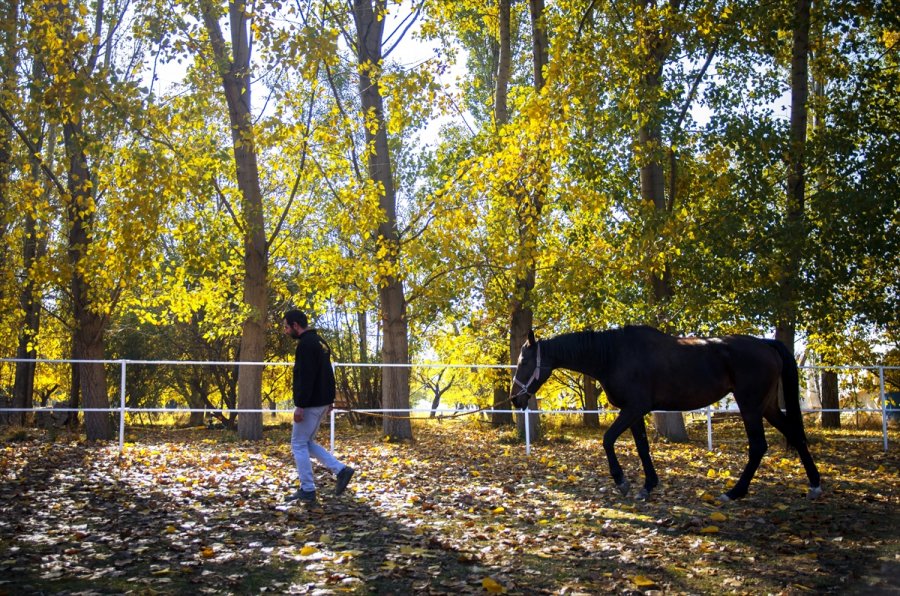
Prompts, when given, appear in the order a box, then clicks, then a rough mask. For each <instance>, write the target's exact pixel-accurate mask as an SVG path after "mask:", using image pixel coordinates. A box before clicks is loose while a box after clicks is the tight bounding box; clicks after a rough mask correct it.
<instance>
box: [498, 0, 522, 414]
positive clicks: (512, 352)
mask: <svg viewBox="0 0 900 596" xmlns="http://www.w3.org/2000/svg"><path fill="white" fill-rule="evenodd" d="M497 9H498V19H499V26H500V32H499V33H500V34H499V38H498V44H497V76H496V78H495V83H494V128H495V133H497V134H499V131H500V129H501V128H502V127H503V126H505V125H506V124H508V123H509V106H508V104H507V97H508V95H509V77H510V71H511V66H512V46H511V42H510V18H511V17H510V0H498V2H497ZM512 311H513V315H512V320H511V322H510V329H509V334H508V335H506V339H507V340H509V344H508V345H509V352H508V355H504V356H502V357H500V358H499V361H498V364H501V365H506V364H512V365H515V363H516V360H517V359H518V352H517V350H518V349H519V348H520V347H521V346H522V343H524V342H525V336H526V335H527V333H528V331H529V330H530V329H531V321H528V322H527V324H528V326H529V327H528V329H526V331H525V335H522V334H521V332H520V331H513V328H514V327H516V326H517V324H516V322H515V321H514V319H515V317H516V315H515V307H514V306H512ZM521 324H522V323H520V324H519V326H521ZM517 337H521V342H520V343H519V345H518V346H516V338H517ZM493 379H494V381H493V396H494V403H493V407H494V409H495V410H500V411H499V412H495V413H493V414H491V425H492V426H494V427H501V426H507V425H511V424H513V415H512V414H511V413H509V412H506V411H504V410H511V409H513V406H512V404H510V402H509V387H510V382H509V381H510V376H509V375H508V374H506V373H503V374H498V375H495V376H493Z"/></svg>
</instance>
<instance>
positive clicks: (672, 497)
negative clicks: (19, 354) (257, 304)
mask: <svg viewBox="0 0 900 596" xmlns="http://www.w3.org/2000/svg"><path fill="white" fill-rule="evenodd" d="M727 426H730V423H723V424H721V425H717V428H716V440H717V442H718V444H719V445H720V447H719V449H718V450H717V451H714V452H710V451H708V450H707V448H706V445H705V433H704V432H702V431H699V432H695V433H694V434H696V435H698V440H697V441H696V442H694V443H691V444H688V445H675V444H667V443H666V442H664V441H661V440H655V441H653V445H652V450H653V454H654V457H655V460H656V462H657V468H658V470H659V472H660V476H661V479H662V485H661V487H660V489H658V490H657V491H656V492H655V494H654V495H653V496H652V497H651V499H650V500H649V501H646V502H641V501H636V500H634V499H633V498H630V497H623V496H621V495H619V494H618V492H617V491H616V490H615V489H614V488H613V487H612V482H611V481H610V480H609V478H608V475H607V466H606V459H605V457H604V455H603V448H602V445H601V443H600V435H599V433H596V432H593V433H588V432H585V431H581V430H566V432H565V433H556V435H555V438H550V439H548V440H546V441H545V442H544V443H542V444H540V445H536V446H535V447H534V449H533V451H532V455H531V456H530V457H525V455H524V447H523V446H522V445H521V444H517V443H514V442H513V441H512V440H510V439H511V435H510V434H509V433H498V431H496V430H492V429H491V428H490V427H488V426H485V425H479V424H476V423H473V422H457V421H451V422H448V421H444V422H443V423H438V422H432V423H428V424H424V423H423V424H417V425H416V427H415V432H416V441H415V442H413V443H408V444H393V443H386V442H382V441H380V440H379V439H378V435H377V433H376V432H374V431H369V430H360V429H351V428H350V427H349V426H342V427H340V428H339V429H338V445H337V450H338V453H339V455H340V456H341V457H342V458H344V459H345V460H346V461H347V462H348V463H350V464H352V465H353V466H354V467H355V468H356V469H357V475H356V476H355V477H354V481H353V482H352V483H351V486H350V488H349V489H348V490H347V492H346V493H345V494H344V495H342V496H341V497H333V496H331V490H332V487H333V484H332V480H331V478H330V475H329V474H327V473H320V475H319V477H320V487H319V488H320V501H319V504H318V505H317V506H313V507H306V506H302V505H288V504H285V502H284V497H285V495H287V494H289V493H290V492H291V491H292V490H293V488H294V486H295V473H294V472H293V469H292V463H291V460H290V456H289V452H288V448H287V438H288V437H287V431H285V430H274V431H268V432H267V439H266V441H264V442H262V443H240V442H237V441H235V440H234V438H233V436H232V435H230V434H228V433H227V432H226V431H200V430H133V431H131V432H130V436H129V443H128V444H127V445H126V449H125V453H124V454H123V455H121V456H120V455H119V453H118V446H117V445H116V444H101V445H91V444H86V443H83V442H79V441H78V440H77V439H76V438H74V437H73V438H69V439H66V438H64V437H63V438H59V437H58V438H57V439H56V441H54V442H51V441H49V439H48V438H47V437H45V436H41V435H36V434H29V436H28V437H22V436H21V435H22V433H19V436H17V437H16V438H18V439H19V440H17V441H6V442H4V443H2V444H0V510H2V517H0V594H40V593H47V594H49V593H57V594H58V593H72V594H75V593H81V594H94V593H102V594H106V593H134V594H179V593H201V594H225V593H240V594H250V593H277V594H282V593H300V594H303V593H314V594H330V593H361V594H362V593H395V594H407V593H425V594H427V593H438V594H458V593H479V592H480V593H485V592H494V593H500V592H506V593H521V594H578V593H585V594H606V593H618V594H629V593H656V594H661V593H665V594H680V593H689V594H721V593H735V594H766V593H772V594H806V593H825V594H828V593H834V594H838V593H840V594H847V593H858V594H883V593H889V594H890V593H893V594H900V588H898V581H900V580H898V578H900V532H898V528H900V502H898V482H897V480H898V463H900V457H898V451H900V446H898V440H900V437H898V436H897V433H896V432H895V433H893V434H892V436H891V440H892V441H893V443H892V446H891V450H890V451H889V452H888V453H887V454H885V453H883V451H882V445H881V443H880V442H879V441H878V440H877V439H878V437H879V436H880V435H879V434H878V433H863V432H860V433H853V432H842V433H829V434H826V433H824V432H822V431H813V432H812V433H811V435H812V440H813V445H812V450H813V454H814V456H815V457H816V458H817V461H818V462H819V465H820V469H821V471H822V473H823V476H824V483H825V484H824V486H825V491H826V492H825V495H824V497H823V498H822V499H821V500H819V501H816V502H809V501H807V500H806V499H805V496H804V495H805V486H806V482H805V477H804V475H803V472H802V469H801V467H800V465H799V462H798V461H797V459H796V457H795V456H794V455H793V454H792V453H791V452H789V451H787V450H785V449H784V448H783V447H782V443H781V441H780V440H779V438H778V437H777V436H775V435H774V434H771V435H769V439H770V441H769V442H770V450H769V453H768V454H767V455H766V458H765V459H764V460H763V465H762V466H761V468H760V471H759V473H758V475H757V478H756V480H755V481H754V483H753V485H752V486H751V493H750V495H749V496H748V497H747V498H745V499H743V500H741V501H738V502H735V503H730V504H728V505H726V506H717V505H716V504H715V503H714V502H712V501H713V499H712V498H711V497H712V496H714V495H718V494H719V493H721V492H723V491H724V490H725V488H726V487H727V485H728V483H729V482H730V481H731V477H732V476H736V475H737V474H738V473H739V471H740V469H741V467H742V466H743V463H744V453H745V450H746V443H745V442H744V439H743V437H742V434H741V432H740V431H739V430H738V429H737V428H726V427H727ZM23 438H24V440H22V439H23ZM323 438H324V433H323ZM619 447H620V453H621V459H622V462H623V465H625V467H626V470H627V472H628V475H629V477H630V478H631V480H632V482H633V484H634V485H635V486H636V487H637V486H639V481H640V473H639V462H638V460H637V457H636V455H635V453H634V449H633V446H632V445H631V443H630V441H628V440H625V438H623V439H622V440H620V445H619ZM320 472H321V471H320Z"/></svg>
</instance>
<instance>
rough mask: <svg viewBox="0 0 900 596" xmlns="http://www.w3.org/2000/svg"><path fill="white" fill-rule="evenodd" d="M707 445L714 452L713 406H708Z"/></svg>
mask: <svg viewBox="0 0 900 596" xmlns="http://www.w3.org/2000/svg"><path fill="white" fill-rule="evenodd" d="M706 445H707V447H708V448H709V450H710V451H712V406H706Z"/></svg>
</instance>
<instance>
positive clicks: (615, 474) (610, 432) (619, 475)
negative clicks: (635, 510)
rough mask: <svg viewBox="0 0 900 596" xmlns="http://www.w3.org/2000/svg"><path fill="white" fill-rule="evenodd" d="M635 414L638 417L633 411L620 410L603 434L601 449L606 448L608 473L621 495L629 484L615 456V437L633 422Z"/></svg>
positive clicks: (626, 490)
mask: <svg viewBox="0 0 900 596" xmlns="http://www.w3.org/2000/svg"><path fill="white" fill-rule="evenodd" d="M635 416H638V417H640V415H639V414H637V413H635V412H627V411H625V410H620V411H619V415H618V416H616V419H615V420H614V421H613V423H612V424H611V425H610V427H609V429H607V431H606V433H605V434H604V435H603V449H605V450H606V459H607V460H608V461H609V473H610V475H611V476H612V479H613V482H615V483H616V488H618V489H619V492H621V493H622V494H623V495H627V494H628V490H629V489H630V488H631V484H630V483H629V482H628V480H626V478H625V473H624V472H623V471H622V466H621V465H620V464H619V458H618V457H616V439H618V438H619V436H621V434H622V433H623V432H625V429H626V428H628V427H629V426H631V425H632V424H633V423H634V420H635Z"/></svg>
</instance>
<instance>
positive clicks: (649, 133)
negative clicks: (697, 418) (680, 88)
mask: <svg viewBox="0 0 900 596" xmlns="http://www.w3.org/2000/svg"><path fill="white" fill-rule="evenodd" d="M644 4H645V6H646V7H648V8H649V5H651V4H655V2H652V1H650V0H647V1H646V2H645V3H644ZM675 8H676V10H677V3H676V6H675ZM638 28H639V33H640V36H641V37H642V39H643V44H642V45H643V47H646V48H647V49H646V52H647V55H646V60H647V63H646V64H645V66H644V74H643V76H642V81H641V89H642V92H643V94H644V96H643V97H642V99H641V109H642V111H643V114H641V116H642V119H641V121H642V124H641V126H640V127H639V128H638V145H639V146H640V148H641V156H642V158H641V159H642V160H643V161H642V162H641V165H640V185H641V198H642V200H644V201H646V202H648V203H650V204H652V205H653V208H654V211H655V212H656V213H657V214H658V215H659V218H658V219H660V220H664V219H665V218H666V217H667V216H668V211H669V209H668V204H667V201H666V185H665V174H664V171H663V165H662V163H663V159H664V156H663V153H662V126H661V123H660V117H661V116H660V109H659V101H660V97H661V94H662V72H663V66H664V65H665V62H666V60H667V59H668V56H669V52H670V51H671V46H670V45H669V42H668V41H667V39H668V37H669V34H668V33H667V32H666V31H664V30H662V28H661V26H660V25H658V24H656V23H650V22H641V21H639V22H638ZM673 182H674V177H673ZM669 191H670V192H672V193H674V192H675V189H674V188H671V189H669ZM656 226H657V224H656V223H655V222H654V223H653V224H652V225H651V233H653V234H654V235H656V234H658V231H657V230H658V228H657V227H656ZM650 244H651V247H652V246H653V244H654V243H650ZM651 250H654V249H653V248H651ZM654 261H655V255H650V256H649V258H648V262H651V263H652V262H654ZM648 277H649V282H650V286H651V290H652V293H651V296H652V299H653V301H654V306H655V307H656V315H657V325H658V326H659V327H660V328H661V329H662V330H664V331H670V329H668V328H667V327H668V326H669V320H668V315H667V314H666V313H665V308H666V303H667V302H669V300H671V298H672V294H673V290H672V280H671V274H670V270H669V265H668V263H664V264H663V266H662V269H661V270H657V269H655V268H653V266H652V265H651V266H650V270H649V271H648ZM653 421H654V425H655V426H656V430H657V431H658V432H659V433H660V434H662V435H663V436H664V437H666V438H667V439H669V440H670V441H676V442H685V441H687V440H688V435H687V429H686V428H685V425H684V416H682V414H680V413H678V412H668V413H654V414H653Z"/></svg>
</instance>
